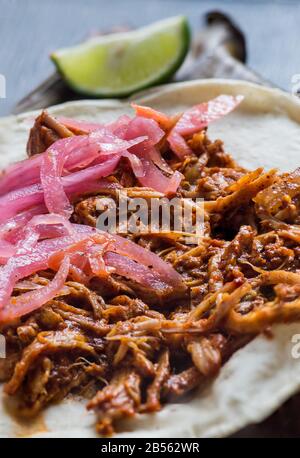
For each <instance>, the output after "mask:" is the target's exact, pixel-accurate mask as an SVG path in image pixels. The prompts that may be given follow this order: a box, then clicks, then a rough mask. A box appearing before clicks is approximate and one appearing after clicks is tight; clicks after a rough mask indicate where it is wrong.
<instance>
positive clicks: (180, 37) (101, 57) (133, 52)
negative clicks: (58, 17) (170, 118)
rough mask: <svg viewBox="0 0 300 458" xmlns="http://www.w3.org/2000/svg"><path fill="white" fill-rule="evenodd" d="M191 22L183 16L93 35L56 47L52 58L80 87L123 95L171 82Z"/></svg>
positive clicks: (88, 92) (99, 94)
mask: <svg viewBox="0 0 300 458" xmlns="http://www.w3.org/2000/svg"><path fill="white" fill-rule="evenodd" d="M189 37H190V33H189V26H188V23H187V20H186V18H185V17H183V16H178V17H173V18H170V19H166V20H163V21H159V22H156V23H154V24H152V25H149V26H147V27H143V28H141V29H137V30H134V31H130V32H125V33H114V34H109V35H103V36H98V37H94V38H92V39H90V40H88V41H86V42H85V43H82V44H80V45H78V46H74V47H71V48H64V49H59V50H58V51H55V52H54V53H53V54H52V55H51V58H52V60H53V62H54V63H55V65H56V66H57V68H58V70H59V72H60V73H61V75H62V76H63V78H64V79H65V80H66V82H67V83H68V84H69V85H70V86H71V87H72V88H73V89H74V90H75V91H77V92H80V93H82V94H85V95H92V96H97V97H123V96H127V95H130V94H132V93H133V92H135V91H138V90H140V89H144V88H146V87H148V86H151V85H154V84H158V83H163V82H165V81H167V80H168V79H169V78H170V77H171V76H172V75H173V74H174V73H175V71H176V70H177V69H178V67H179V66H180V65H181V63H182V62H183V60H184V58H185V56H186V53H187V51H188V48H189Z"/></svg>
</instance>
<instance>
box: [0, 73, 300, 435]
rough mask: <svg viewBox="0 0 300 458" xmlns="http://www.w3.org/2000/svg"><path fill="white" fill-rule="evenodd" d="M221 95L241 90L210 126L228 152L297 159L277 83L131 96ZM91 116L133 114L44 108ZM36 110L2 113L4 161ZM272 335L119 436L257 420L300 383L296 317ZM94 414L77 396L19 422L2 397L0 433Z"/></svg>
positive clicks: (203, 84) (295, 127)
mask: <svg viewBox="0 0 300 458" xmlns="http://www.w3.org/2000/svg"><path fill="white" fill-rule="evenodd" d="M219 94H233V95H236V94H242V95H244V96H245V100H244V101H243V102H242V104H241V105H240V107H239V108H238V109H237V110H236V111H235V112H233V113H231V114H230V115H228V116H226V117H225V118H223V119H222V120H220V121H218V122H216V123H215V124H213V125H211V126H209V129H208V132H209V137H210V138H212V139H214V138H220V139H222V140H223V141H224V143H225V149H226V151H228V152H230V153H231V154H232V155H233V157H234V158H235V159H236V160H237V161H238V162H239V163H240V164H242V165H244V166H245V167H249V168H255V167H259V166H264V167H266V168H271V167H278V168H279V169H280V170H283V171H288V170H293V169H294V168H296V167H297V166H300V102H299V100H298V99H297V97H295V96H292V95H289V94H287V93H284V92H282V91H280V90H277V89H269V88H264V87H262V86H258V85H255V84H251V83H246V82H240V81H234V80H201V81H193V82H188V83H179V84H171V85H167V86H162V87H160V88H156V89H154V90H153V89H152V90H150V91H148V92H145V93H143V94H140V95H138V96H135V97H134V101H135V102H137V103H140V104H145V105H150V106H152V107H154V108H156V109H159V110H162V111H165V112H167V113H174V112H178V111H181V110H183V109H185V108H188V107H190V106H191V105H195V104H197V103H200V102H202V101H207V100H209V99H211V98H213V97H215V96H217V95H219ZM49 112H50V113H52V114H54V115H64V116H68V117H74V118H78V119H83V120H87V121H88V120H90V121H97V120H98V121H100V122H103V121H111V120H114V119H115V118H116V117H117V116H119V115H121V114H124V113H129V114H130V113H132V110H131V108H130V104H129V102H128V101H115V100H101V101H90V100H87V101H78V102H69V103H65V104H62V105H57V106H55V107H52V108H51V109H49ZM37 114H38V112H31V113H26V114H22V115H19V116H10V117H7V118H3V119H0V157H1V166H2V167H4V166H5V165H7V164H8V163H10V162H12V161H15V160H19V159H22V158H24V157H25V145H26V141H27V138H28V130H29V128H30V127H31V125H32V121H33V119H34V117H35V116H36V115H37ZM272 332H273V334H274V337H273V339H268V338H266V337H264V336H259V337H257V338H256V339H254V340H253V341H252V342H251V343H250V344H248V345H247V346H246V347H244V348H243V349H241V350H239V351H238V352H236V353H235V354H234V355H233V356H232V358H231V359H230V360H229V361H228V362H227V363H226V364H225V365H224V366H223V367H222V369H221V371H220V374H219V375H218V377H217V378H216V380H215V381H214V382H213V383H212V384H211V385H210V386H208V387H207V388H206V389H205V390H204V391H203V390H202V392H199V393H198V394H195V395H194V396H193V397H192V398H191V399H189V400H187V401H186V402H180V403H175V404H169V405H167V406H165V407H164V408H163V410H162V411H161V412H159V413H157V414H152V415H150V414H149V415H143V416H140V417H138V418H136V419H134V420H129V421H125V422H123V424H122V425H121V431H122V432H120V433H119V434H117V437H131V438H135V437H173V438H178V437H223V436H227V435H229V434H231V433H233V432H235V431H238V430H239V429H241V428H243V427H244V426H246V425H248V424H251V423H256V422H260V421H262V420H263V419H265V418H266V417H268V416H269V415H270V414H271V413H272V412H273V411H274V410H276V409H277V408H278V407H279V406H280V405H281V404H282V403H283V402H284V401H285V400H286V399H288V398H289V397H290V396H291V395H292V394H294V393H296V392H297V391H299V389H300V360H298V359H295V358H293V357H292V349H293V346H294V345H295V344H294V343H292V337H293V336H294V335H295V334H300V323H299V324H291V325H278V326H274V328H273V330H272ZM94 422H95V417H94V414H93V413H87V412H86V410H85V403H84V402H83V401H82V402H80V401H75V400H66V401H64V402H62V403H61V404H59V405H56V406H51V407H50V408H48V409H47V410H46V411H45V412H44V413H43V418H42V419H41V418H39V419H38V420H35V421H33V422H32V423H30V422H29V421H28V422H27V423H26V424H25V425H24V424H20V423H19V422H18V421H16V420H15V419H12V417H11V416H9V415H8V414H7V412H6V410H5V407H4V405H2V403H0V437H12V436H31V437H95V436H96V433H95V430H94Z"/></svg>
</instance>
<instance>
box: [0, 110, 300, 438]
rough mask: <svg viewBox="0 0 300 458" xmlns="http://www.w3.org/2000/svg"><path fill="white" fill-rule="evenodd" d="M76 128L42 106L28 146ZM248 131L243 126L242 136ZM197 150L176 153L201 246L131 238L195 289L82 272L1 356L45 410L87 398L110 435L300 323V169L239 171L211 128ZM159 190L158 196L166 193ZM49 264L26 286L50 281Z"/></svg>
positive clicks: (32, 149) (1, 366) (30, 406)
mask: <svg viewBox="0 0 300 458" xmlns="http://www.w3.org/2000/svg"><path fill="white" fill-rule="evenodd" d="M73 134H76V132H71V131H70V130H69V129H68V128H66V127H65V126H63V125H60V124H59V123H58V121H56V120H55V119H54V118H52V117H51V116H49V115H48V114H47V113H42V115H41V116H39V117H38V118H37V120H36V123H35V125H34V127H33V129H32V130H31V133H30V139H29V142H28V153H29V155H33V154H36V153H39V152H41V151H44V150H45V148H46V147H47V146H49V144H51V143H52V142H53V141H55V140H57V138H60V137H66V136H69V135H73ZM237 135H238V133H237ZM188 145H189V147H190V148H191V149H192V150H193V154H192V155H191V156H189V157H188V158H186V159H184V160H182V161H180V160H178V158H176V157H175V156H174V155H171V154H169V152H168V150H167V148H166V145H165V143H162V148H164V155H165V159H166V161H167V163H168V165H169V167H171V168H172V169H173V170H178V171H179V172H181V173H182V174H183V175H184V178H183V180H182V182H181V185H180V188H179V190H178V192H177V196H178V197H182V198H184V197H192V198H194V197H202V198H203V199H204V200H205V211H206V219H205V234H204V236H203V237H202V239H201V241H200V242H199V244H198V245H192V246H191V245H187V244H186V243H185V242H184V241H183V240H182V238H181V237H180V235H178V236H176V237H175V236H174V233H172V232H170V233H164V234H163V236H161V235H157V234H145V235H143V234H139V235H132V234H131V235H125V234H124V236H128V237H129V238H131V239H132V240H133V241H134V242H136V243H137V244H139V245H140V246H142V247H144V248H147V249H148V250H151V251H153V252H154V253H156V254H159V255H160V256H161V258H162V259H164V260H165V261H167V262H168V263H170V264H171V265H172V266H173V267H174V268H175V269H176V270H177V272H179V273H180V274H181V275H182V278H183V280H184V283H185V285H186V290H187V294H185V295H180V294H177V292H176V291H172V292H171V294H169V293H168V295H169V297H168V301H167V302H166V301H165V297H164V293H163V292H162V291H160V290H159V289H158V290H157V291H155V292H153V291H147V289H141V287H139V286H138V285H137V284H135V283H134V282H132V281H130V280H129V279H126V278H123V277H122V278H121V277H119V276H117V275H115V274H111V275H110V276H109V277H108V278H106V279H101V280H99V279H96V278H93V279H87V281H86V284H83V282H82V281H78V279H76V275H75V273H73V275H72V274H70V278H69V279H68V281H67V282H66V284H65V287H64V289H63V290H62V292H61V295H60V296H59V297H56V298H55V299H54V300H51V301H50V302H48V303H47V304H46V305H44V306H43V307H42V308H41V309H39V310H37V311H36V312H33V313H31V314H29V315H28V316H26V317H23V318H21V319H19V320H17V321H16V322H15V323H13V324H11V325H9V326H6V327H5V328H4V329H3V330H2V333H4V334H5V336H6V338H7V342H8V354H9V356H8V358H7V359H6V360H0V376H1V379H2V380H7V383H6V386H5V391H6V393H8V394H9V395H15V396H18V399H19V402H20V411H21V412H22V414H23V415H34V414H36V413H37V412H38V411H40V410H41V409H42V408H44V407H45V406H46V405H47V404H49V403H50V402H54V401H58V400H60V399H62V398H64V397H65V396H67V395H68V394H69V393H73V394H77V395H80V396H85V397H86V398H87V399H88V404H87V407H88V409H89V410H93V411H94V412H95V414H96V418H97V431H98V432H99V433H101V434H105V435H111V434H113V432H114V431H115V427H116V426H117V425H118V422H119V420H122V419H124V418H129V417H133V416H134V415H135V414H136V413H146V412H154V411H158V410H159V409H160V408H161V407H162V405H163V404H165V403H166V402H172V401H174V400H175V399H177V398H180V397H182V396H183V395H186V394H187V393H188V392H190V391H192V390H194V389H195V388H197V387H201V386H202V385H203V384H204V383H206V382H207V381H209V380H210V379H211V378H212V377H215V376H216V374H217V373H218V371H219V369H220V367H221V365H222V364H223V363H224V361H226V360H227V359H228V358H229V357H230V355H231V354H232V353H233V352H234V351H236V350H237V349H238V348H239V347H241V346H243V345H245V344H246V343H247V342H249V341H250V340H251V339H252V338H253V337H254V336H255V335H256V334H258V333H260V332H263V331H266V330H268V328H269V327H270V326H271V325H272V324H273V323H276V322H288V321H295V320H299V319H300V261H299V259H300V256H299V254H300V226H298V224H299V221H300V213H299V209H300V206H299V202H300V184H299V170H298V169H297V170H296V171H295V172H293V173H291V174H284V175H280V174H279V173H278V172H277V171H275V170H271V171H267V172H265V171H264V170H263V169H261V168H258V169H257V170H255V171H247V170H245V169H243V168H242V167H239V166H238V165H237V164H236V163H235V162H234V160H233V159H232V158H231V156H230V155H229V154H227V153H226V152H225V151H224V149H223V145H222V142H221V141H220V140H217V141H210V140H209V138H208V136H207V132H206V130H205V129H204V130H202V131H201V132H199V133H196V134H194V135H193V136H191V137H190V139H189V141H188ZM111 180H112V181H114V182H117V183H119V184H120V186H123V187H126V188H127V190H128V195H129V196H141V195H142V196H143V197H146V198H147V197H149V198H150V197H151V196H153V195H155V192H154V191H153V190H151V189H147V188H141V187H139V185H138V183H137V180H136V178H135V177H134V175H133V174H132V172H131V171H130V169H129V168H128V167H127V165H126V160H124V161H121V163H120V165H119V168H118V171H117V173H116V174H115V175H114V176H113V177H111ZM156 194H157V193H156ZM107 195H109V196H110V197H112V198H113V199H116V190H115V188H113V189H111V190H110V189H106V190H105V192H104V193H103V194H102V193H97V194H96V195H89V196H80V197H79V198H78V200H77V203H76V205H75V209H74V213H73V215H72V219H73V221H74V222H77V223H82V224H86V225H91V226H95V224H96V219H97V216H99V210H97V208H99V206H98V205H97V203H99V201H101V199H103V198H104V197H106V196H107ZM51 275H52V274H51V272H48V271H46V272H40V273H39V275H34V276H32V277H30V278H28V279H27V280H26V281H25V282H23V283H22V284H18V285H17V287H16V288H15V293H14V294H15V295H18V294H19V292H20V291H24V290H25V291H26V290H27V291H30V290H31V289H34V288H36V287H38V286H39V285H43V284H47V282H48V281H49V279H51Z"/></svg>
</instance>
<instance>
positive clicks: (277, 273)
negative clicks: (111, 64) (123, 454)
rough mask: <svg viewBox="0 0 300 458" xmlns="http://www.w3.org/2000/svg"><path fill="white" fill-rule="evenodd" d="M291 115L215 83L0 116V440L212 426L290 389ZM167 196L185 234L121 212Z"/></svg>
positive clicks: (296, 139)
mask: <svg viewBox="0 0 300 458" xmlns="http://www.w3.org/2000/svg"><path fill="white" fill-rule="evenodd" d="M299 123H300V103H299V101H298V100H297V98H296V97H293V96H290V95H288V94H285V93H284V92H282V91H279V90H275V89H267V88H264V87H260V86H257V85H254V84H250V83H244V82H243V83H241V82H239V81H224V80H209V81H208V80H207V81H205V80H204V81H196V82H192V83H181V84H174V85H169V86H164V87H161V88H158V89H155V90H153V91H148V92H147V93H145V94H141V95H140V96H136V97H135V98H134V100H132V103H130V102H127V101H109V100H106V101H79V102H70V103H66V104H63V105H58V106H55V107H52V108H50V109H49V110H47V111H43V112H42V113H37V112H35V113H25V114H22V115H19V116H16V117H8V118H4V119H2V120H1V121H0V155H1V159H2V167H3V173H2V175H1V177H0V193H1V196H0V208H1V212H0V234H1V236H0V263H1V266H2V267H1V278H0V330H1V336H2V338H4V340H5V343H6V357H5V358H2V359H0V377H1V380H2V381H3V383H4V384H3V390H2V391H3V402H2V403H1V408H0V412H1V416H0V418H1V420H0V435H1V437H11V436H16V435H27V436H28V435H31V436H34V437H38V436H42V437H93V436H96V435H98V434H100V435H112V434H115V435H117V436H118V437H138V436H140V437H149V436H152V437H155V436H156V437H157V436H161V437H221V436H226V435H229V434H230V433H233V432H235V431H237V430H239V429H241V428H242V427H243V426H245V425H247V424H250V423H255V422H259V421H261V420H262V419H264V418H266V417H267V416H268V415H270V413H272V411H274V410H275V409H276V408H277V407H279V406H280V405H281V404H282V403H283V402H284V401H285V400H286V399H287V398H289V397H290V396H291V395H292V394H294V393H295V392H297V391H298V389H299V385H300V365H299V362H298V361H297V359H298V352H297V351H296V350H297V348H296V347H295V345H296V344H297V342H298V340H297V335H298V336H299V329H300V328H299V324H297V323H298V321H299V319H300V286H299V285H300V270H299V269H300V265H299V243H300V169H299V168H297V167H298V166H299V145H300V129H299ZM26 145H27V146H26ZM26 150H27V156H28V157H27V159H26V156H25V151H26ZM16 161H18V162H16ZM11 162H14V163H11ZM124 193H125V195H126V197H125V200H126V202H127V204H128V205H127V206H126V209H125V210H124V208H121V207H120V206H119V202H120V201H119V199H120V196H121V197H124ZM173 198H176V199H177V200H176V205H177V207H178V206H179V207H180V208H183V207H184V205H187V208H188V209H189V210H190V215H191V222H192V223H195V221H196V223H195V224H194V225H193V224H192V225H190V226H189V228H191V227H192V228H195V227H196V229H199V227H198V226H201V233H199V232H196V235H195V233H194V232H192V231H191V230H190V229H189V230H187V228H186V226H185V225H184V226H183V228H181V229H178V227H177V226H176V219H175V214H176V209H175V207H173V210H172V211H171V213H170V221H169V222H170V226H169V227H168V228H167V229H166V228H165V226H163V225H162V224H161V219H162V216H161V213H158V215H159V216H158V221H155V223H157V224H158V226H159V230H154V229H153V226H152V225H151V224H150V222H149V221H150V220H149V219H147V222H146V223H145V221H144V220H141V218H137V215H134V214H133V213H134V212H133V207H132V200H134V199H138V202H139V205H142V204H143V203H144V202H146V203H149V201H151V202H152V199H154V200H156V201H157V200H159V199H164V205H165V204H166V202H169V201H171V199H173ZM177 207H176V208H177ZM147 208H148V207H147ZM112 209H113V210H114V211H115V213H114V215H115V217H116V218H117V219H118V221H120V218H121V216H123V217H124V212H125V221H128V220H129V219H130V221H134V222H137V221H138V222H137V224H136V227H138V229H139V230H138V231H137V232H135V231H132V230H131V231H130V230H128V228H126V229H124V226H120V225H116V224H112V225H108V226H109V229H110V231H106V230H105V228H104V227H103V225H102V226H101V225H99V224H100V223H99V221H100V222H101V221H102V223H103V224H104V223H105V222H106V223H107V221H108V220H109V218H110V215H111V214H112V213H111V210H112ZM199 209H200V210H199ZM198 210H199V213H200V216H201V218H202V219H201V222H200V223H199V222H198V220H197V219H196V215H197V211H198ZM146 216H147V217H149V216H150V217H151V214H149V212H148V210H147V215H146ZM112 221H113V222H114V220H112ZM110 222H111V221H110ZM198 223H199V224H198ZM197 225H198V226H197ZM86 407H87V410H86ZM41 418H42V420H41ZM22 425H23V426H22ZM24 425H25V426H24ZM95 426H96V427H95Z"/></svg>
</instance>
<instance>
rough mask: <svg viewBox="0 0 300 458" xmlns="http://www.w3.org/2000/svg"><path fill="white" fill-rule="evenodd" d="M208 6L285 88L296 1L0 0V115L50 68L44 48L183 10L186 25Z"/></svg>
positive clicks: (294, 42)
mask: <svg viewBox="0 0 300 458" xmlns="http://www.w3.org/2000/svg"><path fill="white" fill-rule="evenodd" d="M213 9H220V10H221V11H224V12H225V13H228V14H230V15H231V16H232V17H233V19H234V20H235V21H236V22H237V23H238V24H239V25H240V26H241V28H242V30H243V31H244V32H245V33H246V36H247V40H248V65H250V67H252V68H253V69H254V70H255V71H257V72H258V73H260V74H261V75H262V76H264V77H265V78H266V79H268V80H270V81H273V82H274V84H276V85H278V86H280V87H283V88H285V89H287V90H290V87H291V83H290V81H291V77H292V75H293V74H295V73H300V53H299V52H298V44H299V35H300V29H299V18H300V2H299V1H295V0H294V1H291V0H290V1H288V2H284V1H257V2H256V1H251V2H250V1H249V2H248V1H238V0H231V1H229V0H227V1H226V0H223V1H222V2H221V1H214V0H212V1H198V0H151V1H147V0H110V1H109V2H108V1H107V0H42V1H41V0H0V11H1V14H0V43H1V47H0V73H2V74H3V75H4V76H5V77H6V82H7V98H6V99H0V115H3V114H8V113H9V112H10V110H11V109H12V107H13V106H14V105H15V103H16V102H17V101H18V100H19V99H21V98H22V97H23V96H24V95H25V94H26V93H28V92H29V91H30V90H31V89H33V88H34V87H35V86H37V85H38V84H39V83H40V82H41V81H42V80H44V79H45V78H46V77H47V76H49V75H50V74H51V72H52V71H53V65H52V63H51V62H50V60H49V58H48V56H49V53H50V52H51V51H53V50H55V49H56V48H59V47H61V46H67V45H71V44H75V43H77V42H79V41H80V40H81V39H82V38H83V37H85V36H87V35H88V34H89V33H93V32H96V31H97V30H102V31H103V30H106V29H107V30H109V29H111V28H112V27H113V26H114V25H129V26H134V27H136V26H139V25H143V24H146V23H149V22H151V21H154V20H157V19H160V18H163V17H167V16H170V15H176V14H182V13H183V14H186V15H187V16H188V17H189V19H190V22H191V24H192V26H193V27H194V28H196V27H199V25H200V24H201V16H202V15H203V14H204V13H205V12H207V11H209V10H213Z"/></svg>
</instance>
